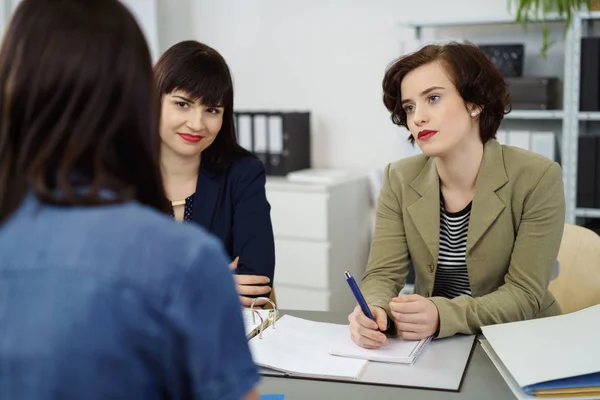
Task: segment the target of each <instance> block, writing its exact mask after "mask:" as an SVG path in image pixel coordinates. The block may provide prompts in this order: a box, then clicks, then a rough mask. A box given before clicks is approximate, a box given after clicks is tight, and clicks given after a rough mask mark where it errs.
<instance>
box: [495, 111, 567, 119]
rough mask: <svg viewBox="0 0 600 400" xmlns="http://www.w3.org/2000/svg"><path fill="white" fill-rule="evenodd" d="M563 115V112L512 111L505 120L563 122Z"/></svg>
mask: <svg viewBox="0 0 600 400" xmlns="http://www.w3.org/2000/svg"><path fill="white" fill-rule="evenodd" d="M563 115H564V113H563V111H562V110H512V111H511V112H510V113H508V114H506V115H505V116H504V119H530V120H544V119H555V120H561V119H562V118H563Z"/></svg>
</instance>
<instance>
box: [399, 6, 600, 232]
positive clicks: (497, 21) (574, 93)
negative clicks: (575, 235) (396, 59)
mask: <svg viewBox="0 0 600 400" xmlns="http://www.w3.org/2000/svg"><path fill="white" fill-rule="evenodd" d="M593 20H600V12H597V11H593V12H579V13H575V14H574V15H573V16H572V20H571V24H570V26H569V28H568V30H567V33H566V37H565V39H564V40H565V58H564V78H563V109H562V110H512V111H511V112H510V113H509V114H507V115H506V117H505V119H507V120H514V121H519V120H522V121H542V120H546V121H557V122H560V123H562V135H561V138H560V152H561V167H562V171H563V181H564V186H565V199H566V222H567V223H571V224H574V223H576V218H577V217H581V218H600V209H590V208H578V207H577V158H578V140H579V130H580V125H581V123H582V122H585V121H600V111H599V112H580V111H579V80H580V62H581V38H582V37H583V36H584V32H583V25H584V24H585V23H587V24H588V25H591V23H592V22H593ZM546 21H547V22H557V23H560V22H564V18H562V17H560V16H559V15H558V14H551V15H548V16H547V17H546ZM539 22H541V21H539V20H535V19H533V18H532V19H531V20H530V21H529V24H535V23H539ZM400 25H401V26H402V27H405V28H412V29H414V32H415V39H416V40H418V41H421V34H422V30H423V29H442V28H456V27H469V26H471V27H473V26H486V25H518V23H516V22H515V21H514V18H513V17H511V16H507V15H504V16H495V17H486V18H461V19H433V20H432V19H430V20H421V21H404V22H401V23H400ZM599 73H600V71H599Z"/></svg>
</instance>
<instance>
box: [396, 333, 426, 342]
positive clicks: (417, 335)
mask: <svg viewBox="0 0 600 400" xmlns="http://www.w3.org/2000/svg"><path fill="white" fill-rule="evenodd" d="M399 334H400V337H401V338H402V339H404V340H421V339H425V338H426V337H427V336H429V335H427V334H425V333H424V332H421V331H419V332H412V331H399Z"/></svg>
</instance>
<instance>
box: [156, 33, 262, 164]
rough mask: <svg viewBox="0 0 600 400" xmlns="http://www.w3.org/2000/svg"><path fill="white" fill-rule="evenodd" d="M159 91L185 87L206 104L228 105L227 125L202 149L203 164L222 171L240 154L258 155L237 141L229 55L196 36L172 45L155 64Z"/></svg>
mask: <svg viewBox="0 0 600 400" xmlns="http://www.w3.org/2000/svg"><path fill="white" fill-rule="evenodd" d="M154 75H155V77H156V85H157V87H158V92H159V95H160V97H161V99H162V97H163V96H164V95H165V94H169V93H172V92H173V91H175V90H181V91H184V92H186V93H187V94H189V95H190V96H191V97H192V99H193V100H200V101H201V102H202V104H205V105H210V106H214V105H217V104H218V105H220V106H222V107H224V109H225V110H224V112H223V126H222V127H221V130H220V131H219V134H218V135H217V137H216V138H215V140H214V142H213V143H212V144H211V145H210V146H209V147H208V148H207V149H206V150H204V151H203V152H202V167H203V168H206V169H209V170H212V171H217V172H221V171H224V170H226V169H227V167H229V165H230V164H231V162H232V161H233V160H234V159H235V158H237V157H244V156H249V157H254V155H253V154H252V153H250V152H249V151H247V150H245V149H244V148H243V147H242V146H240V145H239V144H238V142H237V136H236V133H235V123H234V113H233V80H232V78H231V73H230V71H229V67H228V66H227V63H226V62H225V59H224V58H223V57H222V56H221V54H219V52H217V51H216V50H215V49H213V48H212V47H209V46H207V45H205V44H203V43H199V42H196V41H194V40H186V41H183V42H179V43H177V44H175V45H173V46H171V47H170V48H169V49H168V50H167V51H166V52H165V53H164V54H163V55H162V56H161V57H160V59H159V60H158V62H157V63H156V65H155V67H154Z"/></svg>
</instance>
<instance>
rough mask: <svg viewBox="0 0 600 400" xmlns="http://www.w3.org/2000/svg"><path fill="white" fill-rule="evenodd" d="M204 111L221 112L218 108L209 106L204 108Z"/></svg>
mask: <svg viewBox="0 0 600 400" xmlns="http://www.w3.org/2000/svg"><path fill="white" fill-rule="evenodd" d="M206 111H208V112H209V113H211V114H215V115H216V114H219V113H220V112H221V110H220V109H218V108H215V107H209V108H207V109H206Z"/></svg>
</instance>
